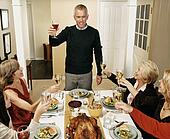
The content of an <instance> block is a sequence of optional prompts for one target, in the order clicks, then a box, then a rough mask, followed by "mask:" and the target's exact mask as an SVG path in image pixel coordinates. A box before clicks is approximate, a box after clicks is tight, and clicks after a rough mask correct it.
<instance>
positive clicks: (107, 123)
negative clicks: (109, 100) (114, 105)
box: [103, 112, 115, 129]
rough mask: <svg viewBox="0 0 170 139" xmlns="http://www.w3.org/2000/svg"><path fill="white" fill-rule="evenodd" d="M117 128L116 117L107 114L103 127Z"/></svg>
mask: <svg viewBox="0 0 170 139" xmlns="http://www.w3.org/2000/svg"><path fill="white" fill-rule="evenodd" d="M114 126H115V116H114V114H113V113H112V112H107V113H106V114H105V115H104V117H103V127H104V128H107V129H111V128H113V127H114Z"/></svg>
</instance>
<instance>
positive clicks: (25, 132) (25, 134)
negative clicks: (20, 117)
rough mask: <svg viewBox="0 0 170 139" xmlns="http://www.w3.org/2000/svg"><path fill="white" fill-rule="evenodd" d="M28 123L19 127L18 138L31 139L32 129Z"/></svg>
mask: <svg viewBox="0 0 170 139" xmlns="http://www.w3.org/2000/svg"><path fill="white" fill-rule="evenodd" d="M27 127H28V126H27V125H22V126H20V127H18V128H17V134H18V139H29V137H30V131H29V128H27Z"/></svg>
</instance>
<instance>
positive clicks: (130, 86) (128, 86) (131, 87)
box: [119, 78, 138, 97]
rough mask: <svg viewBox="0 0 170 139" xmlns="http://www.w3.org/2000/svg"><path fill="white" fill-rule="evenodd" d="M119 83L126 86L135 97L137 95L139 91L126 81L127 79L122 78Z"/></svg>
mask: <svg viewBox="0 0 170 139" xmlns="http://www.w3.org/2000/svg"><path fill="white" fill-rule="evenodd" d="M119 82H120V84H121V85H123V86H126V87H127V88H128V90H129V91H130V93H131V94H132V95H133V96H134V97H135V96H136V95H137V93H138V91H137V90H136V89H135V88H134V87H133V85H132V84H131V83H130V82H129V81H128V80H126V79H125V78H121V79H120V81H119Z"/></svg>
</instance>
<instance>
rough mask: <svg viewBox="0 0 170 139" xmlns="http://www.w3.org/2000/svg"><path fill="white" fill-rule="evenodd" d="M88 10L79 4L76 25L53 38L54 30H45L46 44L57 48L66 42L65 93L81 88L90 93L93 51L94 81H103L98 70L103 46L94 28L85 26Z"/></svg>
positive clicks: (75, 17)
mask: <svg viewBox="0 0 170 139" xmlns="http://www.w3.org/2000/svg"><path fill="white" fill-rule="evenodd" d="M88 16H89V15H88V10H87V7H86V6H85V5H82V4H79V5H77V6H76V7H75V9H74V19H75V21H76V25H73V26H70V27H66V28H65V29H64V30H62V31H61V32H60V33H59V34H58V35H57V36H56V37H53V36H54V35H55V34H56V32H57V30H55V29H54V28H53V27H51V28H50V29H49V31H48V34H49V43H50V44H51V45H52V46H58V45H60V44H61V43H63V42H65V41H66V45H67V46H66V61H65V64H66V66H65V90H72V89H75V88H83V89H87V90H92V63H93V51H94V54H95V61H96V65H97V77H96V82H97V84H98V85H99V84H100V83H101V81H102V77H101V71H102V69H101V67H100V64H101V63H102V46H101V43H100V36H99V32H98V30H97V29H94V28H93V27H91V26H89V25H87V20H88Z"/></svg>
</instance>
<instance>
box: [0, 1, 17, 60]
mask: <svg viewBox="0 0 170 139" xmlns="http://www.w3.org/2000/svg"><path fill="white" fill-rule="evenodd" d="M11 3H12V2H11V0H0V9H8V12H9V29H6V30H2V29H1V19H0V57H1V59H4V44H3V34H4V33H8V32H10V33H11V54H9V57H13V56H14V54H16V43H15V34H14V33H15V30H14V22H13V11H12V4H11Z"/></svg>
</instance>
